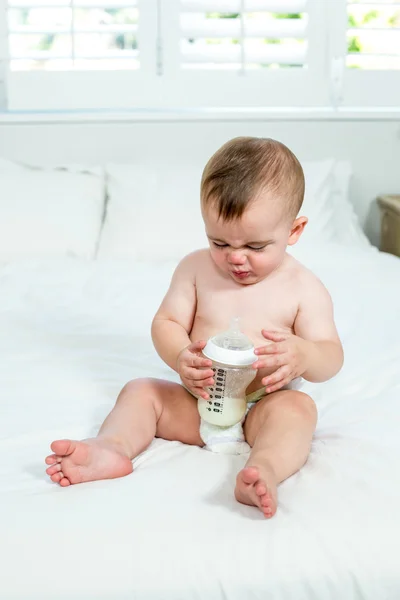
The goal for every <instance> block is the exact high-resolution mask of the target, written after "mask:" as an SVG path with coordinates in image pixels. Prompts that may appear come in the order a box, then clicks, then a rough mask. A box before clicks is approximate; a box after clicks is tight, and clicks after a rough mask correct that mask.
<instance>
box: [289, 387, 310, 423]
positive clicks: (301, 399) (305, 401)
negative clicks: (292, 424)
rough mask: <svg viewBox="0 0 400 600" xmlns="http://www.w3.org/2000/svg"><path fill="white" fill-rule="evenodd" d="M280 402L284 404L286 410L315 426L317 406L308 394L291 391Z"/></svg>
mask: <svg viewBox="0 0 400 600" xmlns="http://www.w3.org/2000/svg"><path fill="white" fill-rule="evenodd" d="M282 400H283V401H284V402H285V403H286V405H287V408H288V409H289V410H290V411H291V412H296V413H297V414H299V415H300V416H302V417H303V418H305V419H307V420H309V421H313V422H314V423H315V424H316V422H317V419H318V410H317V405H316V404H315V402H314V400H313V399H312V398H311V396H309V395H308V394H305V393H304V392H300V391H298V390H291V392H290V394H288V395H287V396H286V397H285V398H282Z"/></svg>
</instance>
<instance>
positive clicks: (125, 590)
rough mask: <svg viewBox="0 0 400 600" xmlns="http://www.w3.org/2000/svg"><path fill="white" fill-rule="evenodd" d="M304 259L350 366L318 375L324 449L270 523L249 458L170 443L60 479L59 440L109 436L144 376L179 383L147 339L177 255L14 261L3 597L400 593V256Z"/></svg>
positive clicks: (0, 418) (177, 598)
mask: <svg viewBox="0 0 400 600" xmlns="http://www.w3.org/2000/svg"><path fill="white" fill-rule="evenodd" d="M302 254H303V255H304V256H302V257H300V258H303V259H304V260H305V262H307V264H308V265H309V266H310V267H311V268H313V269H314V270H315V272H316V273H317V274H318V275H320V276H321V278H322V279H323V280H324V282H325V283H326V284H327V286H328V287H329V289H330V290H331V293H332V295H333V298H334V302H335V307H336V317H337V323H338V327H339V331H340V334H341V336H342V339H343V343H344V347H345V354H346V362H345V367H344V368H343V370H342V372H341V373H340V374H339V375H338V376H337V377H336V378H335V379H333V380H332V381H330V382H327V383H325V384H319V385H315V384H306V389H307V391H309V393H311V394H312V395H313V397H314V398H315V400H316V402H317V404H318V407H319V424H318V429H317V432H316V435H315V440H314V443H313V447H312V452H311V456H310V459H309V461H308V463H307V465H306V466H305V467H304V468H303V469H302V471H301V472H300V473H298V474H296V475H294V476H293V477H291V478H290V479H289V480H288V481H286V482H285V483H284V484H283V485H282V486H281V487H280V489H279V501H280V503H279V509H278V513H277V515H276V517H274V518H273V519H272V520H269V521H266V520H264V519H263V518H262V516H261V515H260V514H259V513H258V511H257V510H256V509H254V508H251V507H247V506H242V505H240V504H238V503H236V502H235V500H234V498H233V495H232V490H233V485H234V480H235V475H236V472H237V471H238V469H240V467H241V466H242V465H243V463H244V461H245V458H244V457H229V456H219V455H213V454H211V453H209V452H207V451H205V450H201V449H199V448H194V447H187V446H184V445H182V444H180V443H177V442H165V441H163V440H156V441H155V442H154V443H153V444H152V445H151V447H150V448H149V449H148V450H147V451H146V452H144V453H143V454H142V455H141V456H140V457H138V458H137V460H136V461H135V470H134V472H133V474H132V475H130V476H128V477H126V478H123V479H120V480H112V481H99V482H93V483H89V484H85V485H77V486H71V487H69V488H66V489H62V488H60V487H58V486H57V485H55V484H52V483H51V482H50V480H49V479H48V477H47V476H46V475H45V472H44V471H45V464H44V457H45V456H46V455H47V454H48V453H49V443H50V442H51V441H52V440H53V439H55V438H59V437H64V436H68V437H69V436H72V437H82V436H89V435H91V434H94V433H95V432H96V430H97V428H98V426H99V425H100V423H101V422H102V420H103V418H104V417H105V416H106V414H107V413H108V412H109V410H110V409H111V407H112V406H113V403H114V400H115V398H116V395H117V394H118V391H119V389H120V388H121V387H122V385H123V384H124V383H125V382H126V381H127V380H129V379H131V378H133V377H136V376H143V375H152V376H160V377H170V378H175V379H176V376H175V375H174V374H173V373H172V372H171V371H170V370H169V369H168V367H166V366H164V365H163V364H162V362H161V361H160V359H158V357H157V356H156V354H155V352H154V350H153V349H152V346H151V341H150V336H149V326H150V321H151V318H152V315H153V314H154V311H155V310H156V308H157V306H158V303H159V301H160V299H161V297H162V295H163V293H164V292H165V290H166V287H167V285H168V280H169V277H170V275H171V272H172V269H173V267H174V265H171V264H167V265H158V266H157V265H155V264H148V265H145V264H142V265H136V266H134V265H132V264H129V263H122V262H118V263H116V262H113V263H86V262H80V261H77V260H74V259H65V260H64V261H61V260H58V261H54V262H51V261H50V262H31V263H19V264H10V265H7V266H3V267H0V331H1V336H0V392H1V402H0V449H1V452H0V502H1V511H0V536H1V538H0V598H1V599H2V600H3V599H4V600H11V599H18V600H21V599H24V600H28V599H29V600H31V599H32V600H33V599H35V600H36V599H38V600H39V599H40V600H45V599H51V600H58V599H68V600H70V599H72V598H73V599H76V600H78V599H79V600H80V599H82V600H91V599H94V598H95V599H96V600H97V599H107V600H108V599H110V600H127V599H134V600H192V599H193V600H194V599H196V600H200V599H202V600H203V599H206V600H214V599H215V600H222V599H227V600H236V599H237V600H244V599H245V600H250V599H251V600H266V599H275V598H276V599H288V600H289V599H290V600H293V599H295V600H303V599H304V600H312V599H315V600H325V599H326V600H327V599H332V600H337V599H338V598H340V599H342V598H343V599H345V600H348V599H352V598H363V599H371V600H377V599H379V600H381V599H382V600H383V599H384V600H392V599H393V600H398V598H399V597H400V563H399V556H400V547H399V546H400V543H399V539H400V517H399V510H400V509H399V500H400V469H399V458H400V435H399V432H400V384H399V371H400V369H399V357H400V261H399V260H397V259H395V258H394V257H391V256H387V255H380V254H379V253H378V252H376V251H374V250H372V249H371V250H370V249H367V250H362V251H361V250H360V251H359V252H358V251H352V252H351V253H350V252H349V251H341V250H339V248H334V247H329V248H328V247H327V248H325V249H324V248H320V249H318V251H317V252H314V256H313V255H311V254H310V255H309V253H308V251H307V250H304V249H303V251H302ZM315 254H316V255H317V256H315Z"/></svg>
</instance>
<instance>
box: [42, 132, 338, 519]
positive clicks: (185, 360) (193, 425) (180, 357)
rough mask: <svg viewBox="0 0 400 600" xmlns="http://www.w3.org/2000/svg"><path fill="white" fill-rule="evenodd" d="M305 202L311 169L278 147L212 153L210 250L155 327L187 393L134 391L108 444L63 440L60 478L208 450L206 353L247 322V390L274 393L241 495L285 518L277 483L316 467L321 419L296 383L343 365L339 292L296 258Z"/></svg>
mask: <svg viewBox="0 0 400 600" xmlns="http://www.w3.org/2000/svg"><path fill="white" fill-rule="evenodd" d="M303 196H304V175H303V170H302V168H301V165H300V163H299V162H298V160H297V158H296V157H295V156H294V154H293V153H292V152H291V151H290V150H289V149H288V148H287V147H286V146H284V145H283V144H281V143H279V142H277V141H275V140H272V139H262V138H251V137H242V138H236V139H233V140H231V141H229V142H227V143H226V144H225V145H224V146H222V148H220V149H219V150H218V151H217V152H216V153H215V154H214V155H213V156H212V157H211V159H210V160H209V162H208V163H207V165H206V167H205V169H204V173H203V177H202V181H201V209H202V215H203V220H204V224H205V229H206V233H207V237H208V239H209V248H207V249H203V250H198V251H196V252H193V253H192V254H189V255H188V256H186V257H185V258H184V259H183V260H182V261H181V262H180V264H179V265H178V267H177V268H176V271H175V273H174V275H173V277H172V281H171V284H170V288H169V290H168V292H167V294H166V296H165V298H164V299H163V301H162V304H161V306H160V308H159V310H158V312H157V314H156V315H155V317H154V320H153V324H152V338H153V342H154V346H155V348H156V350H157V352H158V353H159V355H160V356H161V358H162V359H163V360H164V361H165V362H166V363H167V364H168V365H169V366H170V367H171V368H172V369H174V370H175V371H176V372H177V373H178V374H179V376H180V379H181V381H182V385H180V384H178V383H174V382H171V381H164V380H159V379H149V378H146V379H136V380H133V381H130V382H129V383H127V384H126V385H125V387H124V388H123V389H122V391H121V393H120V395H119V397H118V399H117V401H116V404H115V407H114V408H113V410H112V411H111V413H110V414H109V415H108V417H107V418H106V420H105V421H104V423H103V425H102V427H101V429H100V431H99V433H98V435H97V437H96V438H93V439H87V440H84V441H71V440H58V441H55V442H53V443H52V444H51V449H52V451H53V452H54V454H52V455H51V456H48V457H47V458H46V463H47V464H48V465H50V466H49V468H48V469H47V471H46V472H47V473H48V475H49V476H50V477H51V480H52V481H55V482H57V483H59V484H60V485H61V486H68V485H70V484H73V483H82V482H85V481H93V480H96V479H108V478H114V477H122V476H124V475H128V474H129V473H131V472H132V470H133V468H132V462H131V461H132V459H133V458H134V457H135V456H137V455H138V454H139V453H141V452H143V450H145V448H147V446H148V445H149V444H150V442H151V441H152V440H153V438H154V437H155V436H156V437H160V438H163V439H165V440H178V441H180V442H183V443H185V444H192V445H197V446H204V441H203V439H202V437H201V435H200V417H199V413H198V410H197V400H196V398H197V397H199V396H200V397H202V398H205V399H207V398H208V393H207V387H208V386H212V385H213V383H214V379H213V375H214V373H213V371H212V370H211V368H210V367H211V361H210V360H208V359H206V358H205V357H204V356H203V355H202V349H203V348H204V346H205V344H206V340H207V339H208V338H209V337H211V336H213V335H215V334H216V333H218V332H220V331H222V330H223V329H226V328H227V326H228V324H229V320H230V317H232V316H237V317H239V318H240V323H241V329H242V331H243V333H244V334H245V335H247V336H248V337H249V338H250V339H251V340H252V341H253V343H254V345H255V348H256V349H255V354H256V357H257V360H256V362H255V363H254V365H253V366H254V369H256V370H257V374H256V377H255V379H254V380H253V382H252V383H251V384H250V386H249V387H248V389H247V394H248V395H249V396H250V397H251V394H254V392H257V397H258V398H259V396H260V394H259V390H260V388H262V389H263V394H261V396H263V397H262V398H261V399H259V400H258V402H257V403H255V404H254V406H253V408H251V410H250V411H249V412H248V416H247V417H246V420H245V422H244V435H245V439H246V441H247V443H248V444H249V445H250V447H251V452H250V455H249V457H248V460H247V463H246V465H245V467H244V468H243V469H242V470H241V471H240V472H239V474H238V476H237V480H236V487H235V497H236V499H237V500H238V501H239V502H242V503H244V504H249V505H254V506H256V507H258V509H259V510H260V511H261V512H262V513H263V514H264V516H265V517H271V516H273V515H274V514H275V512H276V508H277V486H278V484H279V483H281V482H282V481H284V480H285V479H286V478H288V477H290V475H292V474H293V473H295V472H296V471H298V470H299V469H300V468H301V467H302V466H303V465H304V463H305V462H306V460H307V458H308V454H309V451H310V446H311V440H312V436H313V432H314V429H315V426H316V422H317V409H316V406H315V403H314V401H313V400H312V399H311V398H310V397H309V396H308V395H306V394H304V393H303V392H301V391H299V390H298V389H291V386H290V383H291V381H293V380H294V379H296V378H304V379H306V380H307V381H312V382H320V381H326V380H327V379H329V378H331V377H333V376H334V375H335V374H336V373H337V372H338V371H339V370H340V368H341V366H342V363H343V350H342V346H341V343H340V340H339V337H338V333H337V330H336V327H335V323H334V319H333V308H332V301H331V298H330V296H329V294H328V292H327V290H326V289H325V287H324V286H323V285H322V283H321V282H320V281H319V280H318V279H317V278H316V277H315V276H314V275H313V274H312V273H311V272H310V271H308V270H307V269H306V268H305V267H303V266H302V265H301V264H300V263H299V262H298V261H297V260H295V259H294V258H293V257H291V256H290V255H289V254H287V253H286V247H287V246H288V245H293V244H295V243H296V242H297V240H298V239H299V237H300V236H301V234H302V232H303V230H304V227H305V226H306V224H307V218H306V217H297V215H298V213H299V210H300V208H301V205H302V202H303ZM292 388H293V386H292Z"/></svg>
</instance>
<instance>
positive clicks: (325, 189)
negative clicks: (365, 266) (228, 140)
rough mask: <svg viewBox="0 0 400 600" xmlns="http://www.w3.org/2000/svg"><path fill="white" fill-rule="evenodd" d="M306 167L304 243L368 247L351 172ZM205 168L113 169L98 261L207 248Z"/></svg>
mask: <svg viewBox="0 0 400 600" xmlns="http://www.w3.org/2000/svg"><path fill="white" fill-rule="evenodd" d="M302 165H303V169H304V174H305V178H306V193H305V199H304V204H303V207H302V209H301V211H300V213H299V214H301V215H305V216H307V217H308V218H309V223H308V225H307V227H306V230H305V232H304V234H303V236H302V238H301V242H300V243H301V244H304V243H307V242H311V243H315V242H318V243H322V242H324V243H327V242H337V241H342V242H343V243H344V242H346V243H354V244H359V243H361V242H360V240H361V241H362V243H365V240H366V238H365V236H364V234H363V233H362V230H361V227H360V226H359V224H358V222H357V218H356V216H355V214H354V211H353V208H352V206H351V204H350V202H349V201H348V183H349V177H350V170H349V168H348V167H347V166H346V168H344V167H343V163H337V162H336V161H335V160H334V159H328V160H323V161H304V162H303V163H302ZM339 167H340V168H339ZM202 168H203V165H201V166H194V165H187V164H186V165H185V164H180V163H178V162H176V163H171V164H166V163H165V164H164V165H162V166H157V167H151V166H149V165H139V164H135V165H116V164H110V165H108V166H107V168H106V171H107V182H108V183H107V189H108V204H107V212H106V219H105V222H104V226H103V230H102V234H101V237H100V244H99V251H98V257H99V258H111V257H119V258H121V257H130V258H135V259H138V260H145V259H152V260H158V259H164V260H175V259H180V258H181V257H183V256H184V255H185V254H187V253H189V252H191V251H193V250H195V249H196V248H201V247H204V246H207V245H208V242H207V238H206V235H205V231H204V225H203V221H202V218H201V212H200V180H201V173H202ZM366 243H368V242H366Z"/></svg>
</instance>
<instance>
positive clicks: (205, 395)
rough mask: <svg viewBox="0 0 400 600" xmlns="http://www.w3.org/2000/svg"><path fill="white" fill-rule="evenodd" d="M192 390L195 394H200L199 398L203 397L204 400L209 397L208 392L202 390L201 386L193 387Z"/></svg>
mask: <svg viewBox="0 0 400 600" xmlns="http://www.w3.org/2000/svg"><path fill="white" fill-rule="evenodd" d="M192 392H193V394H194V395H195V396H197V397H198V396H200V398H204V400H208V399H209V397H210V396H209V395H208V392H207V391H206V390H203V388H201V387H193V388H192Z"/></svg>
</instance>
